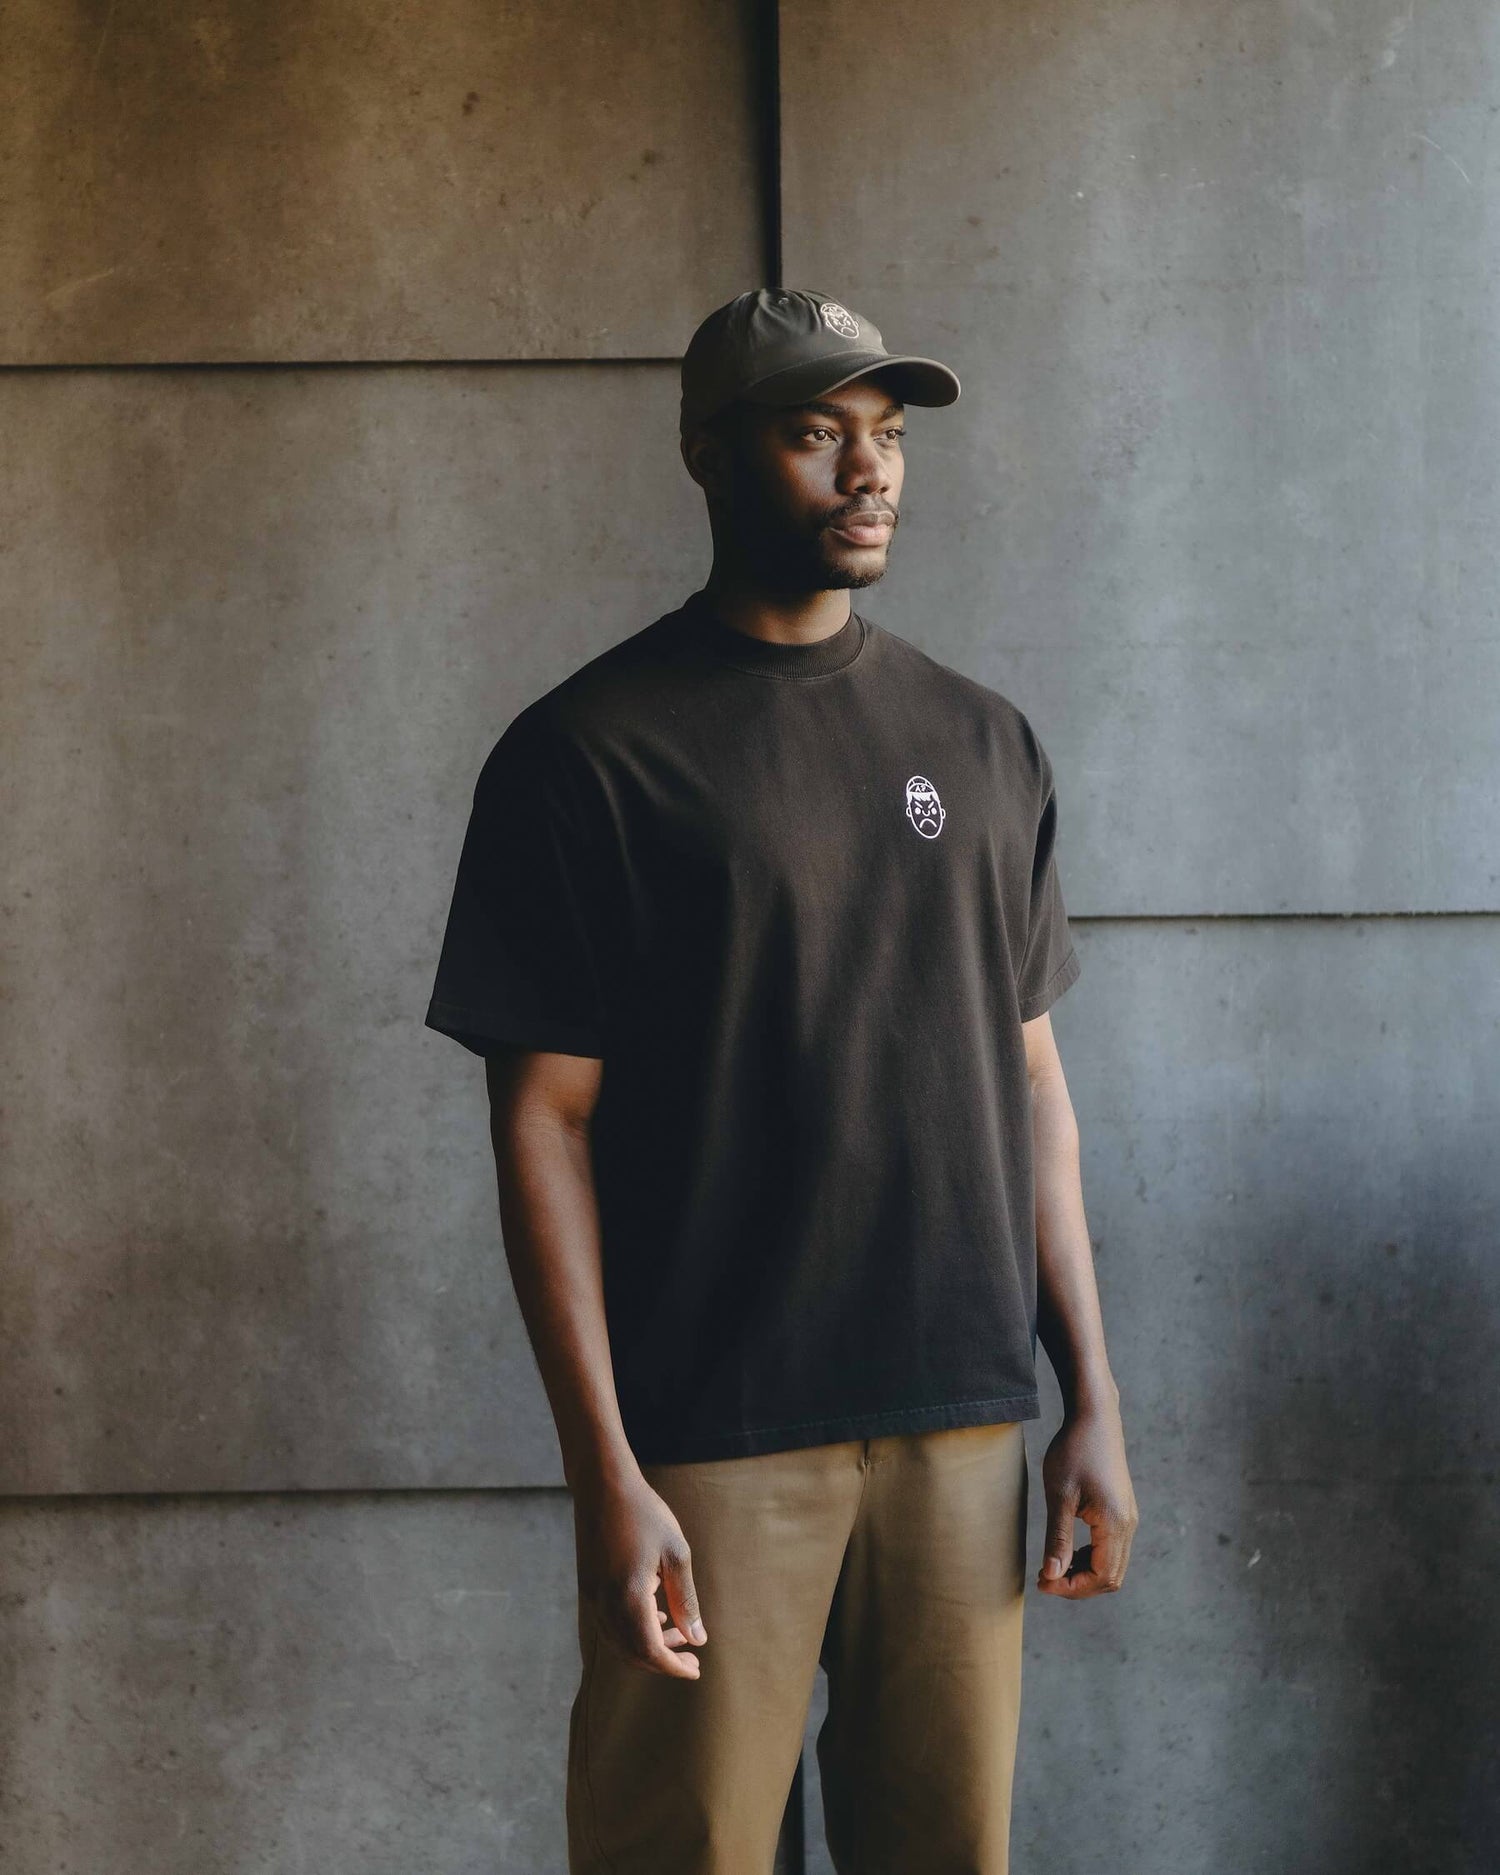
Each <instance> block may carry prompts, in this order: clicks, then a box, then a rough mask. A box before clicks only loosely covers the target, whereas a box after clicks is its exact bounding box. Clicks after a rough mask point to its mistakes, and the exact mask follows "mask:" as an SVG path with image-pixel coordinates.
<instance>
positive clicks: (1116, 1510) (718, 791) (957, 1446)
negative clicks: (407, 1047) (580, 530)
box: [426, 290, 1137, 1875]
mask: <svg viewBox="0 0 1500 1875" xmlns="http://www.w3.org/2000/svg"><path fill="white" fill-rule="evenodd" d="M958 394H959V385H958V380H957V378H956V377H955V376H954V374H953V373H952V372H951V371H950V370H949V369H948V368H947V367H946V366H944V365H941V364H938V363H936V362H934V361H932V360H930V359H922V358H914V357H908V356H900V357H897V356H893V355H892V354H891V353H889V352H888V351H887V350H886V347H885V345H884V342H883V340H882V339H881V336H880V334H879V332H878V331H877V330H876V329H875V327H874V326H872V325H871V324H870V322H869V321H868V320H867V319H864V318H863V317H861V316H859V315H857V314H855V313H852V312H850V311H849V310H848V309H847V308H846V307H844V306H842V305H841V304H839V303H838V302H837V301H834V300H832V299H830V298H828V297H827V296H826V295H823V294H820V293H805V292H779V291H768V290H760V291H756V292H751V293H744V294H741V295H740V296H739V297H738V298H736V299H734V300H732V301H731V302H730V303H729V304H728V305H727V306H724V307H721V308H720V309H719V310H718V311H717V312H715V313H713V314H711V315H710V317H709V318H708V319H706V320H705V321H704V323H703V324H702V325H701V326H700V327H699V329H698V331H697V333H696V334H695V335H694V337H693V339H692V342H691V344H690V345H689V347H688V350H687V353H686V356H685V358H684V360H683V367H682V416H681V429H682V435H681V446H682V455H683V460H684V462H685V463H686V465H687V468H688V470H689V473H690V474H691V475H692V476H693V478H694V480H695V481H696V482H697V483H698V484H699V486H700V487H701V488H702V489H703V492H704V495H705V498H706V501H707V506H708V516H709V522H710V526H711V529H712V533H713V547H714V553H713V567H712V570H711V572H710V574H709V577H708V579H707V581H706V583H705V585H704V587H703V588H702V589H701V590H700V591H698V592H695V593H693V594H692V595H691V596H690V597H689V599H688V600H687V601H686V602H685V603H684V604H683V605H682V606H680V607H678V608H677V609H676V610H674V611H672V612H670V613H667V614H666V615H664V616H663V617H661V618H659V619H657V620H655V621H654V622H653V623H651V624H650V625H648V626H646V627H645V628H644V629H641V630H638V631H637V632H635V633H634V634H633V635H632V636H630V637H627V638H625V639H624V640H623V641H621V642H620V643H617V644H615V645H613V646H612V647H611V648H610V649H608V650H606V651H605V652H604V653H603V654H602V655H600V656H598V657H596V658H594V659H593V660H592V661H591V662H589V663H588V664H586V665H584V666H583V668H582V669H580V670H578V671H576V672H574V674H573V675H572V676H571V677H569V678H568V679H567V680H566V681H564V682H563V683H561V684H559V685H558V686H557V687H556V688H555V689H553V690H551V691H549V692H548V693H547V694H546V695H545V696H543V697H541V698H540V699H538V700H537V701H536V702H534V703H532V704H530V705H529V706H528V707H527V708H525V709H524V710H522V711H521V713H520V715H519V716H517V717H516V719H515V720H514V722H512V723H511V725H510V726H509V728H508V729H507V730H506V731H505V733H504V734H503V735H502V736H501V737H500V739H499V741H498V743H497V744H496V745H495V747H494V748H493V750H492V751H491V753H490V755H489V757H488V759H487V760H486V762H485V764H484V767H483V770H482V772H481V774H480V776H479V780H478V783H477V786H476V789H475V795H474V804H473V813H472V817H471V819H470V822H469V828H468V832H467V835H466V838H465V843H464V848H463V852H462V856H461V858H460V862H459V869H458V879H457V883H456V886H455V890H454V897H453V905H452V910H451V913H450V917H449V923H448V928H447V933H446V936H445V939H444V944H443V951H442V956H441V960H440V963H439V967H438V973H437V982H436V985H435V988H434V993H433V998H432V1002H431V1006H430V1008H429V1010H428V1013H427V1018H426V1019H427V1022H428V1023H429V1024H430V1025H431V1026H432V1027H434V1028H436V1029H439V1030H441V1031H443V1032H444V1033H446V1034H448V1035H451V1036H454V1037H455V1038H456V1039H457V1040H459V1041H460V1042H462V1043H463V1044H464V1046H465V1047H467V1048H469V1049H471V1050H472V1051H473V1052H475V1053H479V1054H483V1055H484V1056H485V1058H486V1068H487V1078H488V1085H489V1093H490V1103H491V1116H492V1121H491V1133H492V1139H493V1143H494V1150H495V1162H496V1168H497V1173H498V1180H499V1194H500V1211H501V1222H502V1226H503V1231H504V1238H505V1247H506V1251H507V1256H508V1260H509V1263H510V1268H511V1271H512V1274H513V1278H514V1281H515V1285H516V1291H517V1296H518V1299H519V1301H520V1305H521V1309H522V1312H523V1316H524V1319H525V1321H526V1324H527V1328H528V1331H529V1333H530V1336H531V1340H532V1345H533V1347H534V1348H535V1351H536V1356H537V1361H538V1365H539V1367H540V1369H541V1374H542V1378H543V1382H544V1384H545V1386H546V1389H547V1394H548V1398H549V1401H550V1403H551V1406H552V1410H553V1413H554V1416H555V1418H556V1423H557V1430H558V1436H559V1441H560V1444H561V1449H562V1458H563V1465H564V1471H565V1475H566V1477H567V1480H568V1484H569V1486H570V1487H571V1490H572V1494H573V1501H574V1516H575V1532H576V1539H577V1564H578V1597H579V1602H578V1605H579V1640H580V1646H581V1650H582V1656H583V1674H582V1679H581V1682H580V1685H579V1688H578V1693H577V1697H576V1699H575V1701H574V1704H573V1709H572V1720H571V1728H570V1738H569V1762H568V1786H567V1822H568V1839H569V1856H570V1864H569V1865H570V1868H571V1870H572V1871H573V1875H770V1870H771V1867H772V1861H773V1856H774V1852H775V1844H776V1839H777V1833H778V1826H779V1823H780V1819H781V1816H782V1812H783V1808H784V1806H785V1803H786V1800H787V1796H788V1792H789V1789H790V1786H791V1781H792V1778H793V1776H794V1774H795V1769H796V1764H797V1760H798V1755H799V1751H800V1748H801V1742H802V1736H803V1728H804V1726H805V1723H806V1715H807V1710H808V1703H809V1699H810V1696H811V1693H812V1690H813V1685H814V1676H815V1672H816V1669H817V1666H818V1664H819V1661H820V1660H821V1661H822V1663H823V1664H824V1666H825V1667H826V1669H827V1673H828V1698H829V1706H828V1716H827V1719H826V1721H825V1723H824V1725H823V1727H822V1729H821V1730H820V1732H819V1735H818V1741H817V1749H818V1760H819V1766H820V1769H821V1773H822V1783H823V1800H824V1811H825V1816H826V1819H827V1829H828V1838H829V1845H830V1850H831V1853H832V1855H833V1858H834V1862H835V1865H836V1866H837V1868H838V1869H839V1870H840V1872H841V1875H959V1872H960V1871H963V1872H964V1875H1003V1871H1005V1870H1006V1868H1007V1865H1008V1846H1007V1845H1008V1837H1009V1823H1010V1797H1011V1777H1012V1768H1013V1764H1014V1756H1015V1744H1016V1728H1017V1720H1018V1714H1019V1698H1020V1668H1021V1613H1022V1599H1023V1594H1024V1571H1025V1537H1026V1489H1027V1464H1026V1453H1025V1446H1024V1442H1023V1437H1022V1423H1023V1422H1024V1421H1025V1420H1027V1419H1034V1418H1036V1417H1038V1415H1039V1410H1040V1409H1039V1404H1038V1395H1037V1385H1036V1369H1035V1351H1036V1341H1037V1339H1038V1337H1040V1339H1041V1340H1042V1341H1043V1343H1044V1345H1045V1347H1046V1349H1047V1353H1048V1355H1049V1357H1050V1359H1051V1360H1052V1363H1053V1366H1054V1368H1055V1369H1056V1371H1057V1373H1058V1375H1059V1378H1060V1381H1061V1384H1062V1389H1063V1393H1064V1397H1065V1401H1066V1407H1067V1411H1066V1417H1065V1420H1064V1423H1063V1426H1062V1428H1061V1429H1060V1431H1059V1432H1058V1433H1057V1435H1056V1437H1055V1438H1054V1439H1053V1440H1052V1442H1051V1444H1050V1446H1049V1447H1048V1450H1047V1455H1046V1459H1045V1463H1044V1468H1043V1477H1044V1482H1045V1485H1046V1490H1047V1500H1048V1506H1049V1523H1048V1531H1047V1539H1046V1560H1045V1563H1044V1566H1043V1568H1042V1570H1041V1573H1040V1576H1039V1587H1040V1588H1041V1589H1042V1590H1043V1591H1044V1592H1045V1593H1048V1594H1051V1595H1057V1596H1061V1597H1064V1598H1067V1599H1070V1600H1081V1599H1083V1598H1085V1597H1088V1596H1092V1595H1095V1594H1098V1593H1101V1592H1105V1591H1108V1590H1112V1589H1115V1588H1118V1586H1119V1584H1120V1582H1121V1580H1122V1578H1123V1576H1124V1573H1125V1567H1126V1562H1127V1559H1128V1554H1129V1549H1130V1543H1131V1538H1132V1534H1133V1532H1134V1529H1135V1526H1136V1522H1137V1512H1136V1505H1135V1499H1134V1495H1133V1492H1132V1488H1131V1483H1130V1478H1129V1474H1128V1471H1127V1467H1126V1462H1125V1454H1124V1441H1123V1437H1122V1433H1121V1425H1120V1412H1119V1395H1118V1389H1117V1388H1116V1385H1115V1382H1114V1379H1113V1377H1112V1375H1111V1373H1110V1368H1109V1363H1108V1359H1107V1357H1106V1353H1105V1346H1104V1335H1103V1329H1102V1326H1101V1321H1100V1311H1099V1302H1098V1294H1097V1290H1096V1288H1095V1283H1094V1274H1093V1262H1092V1256H1091V1252H1090V1245H1089V1238H1088V1229H1087V1224H1086V1222H1085V1217H1084V1208H1083V1199H1082V1194H1081V1189H1080V1181H1079V1158H1078V1134H1077V1127H1076V1123H1075V1121H1074V1116H1073V1112H1072V1108H1071V1105H1070V1102H1069V1098H1068V1092H1067V1086H1066V1083H1065V1080H1064V1077H1063V1071H1062V1067H1061V1064H1060V1062H1059V1059H1058V1053H1057V1047H1056V1044H1055V1042H1054V1039H1053V1035H1052V1027H1051V1019H1050V1017H1049V1015H1048V1014H1047V1010H1048V1008H1049V1006H1050V1005H1051V1003H1052V1002H1053V1001H1054V1000H1055V999H1056V998H1057V997H1058V996H1059V995H1061V994H1062V992H1063V991H1064V990H1065V989H1066V988H1067V987H1068V986H1069V984H1071V983H1072V982H1073V981H1074V979H1075V978H1076V977H1077V976H1078V974H1079V961H1078V957H1077V953H1076V952H1075V950H1074V949H1073V945H1072V941H1071V938H1070V935H1069V930H1068V923H1067V916H1066V913H1065V910H1064V906H1063V899H1062V893H1061V888H1060V884H1059V880H1058V874H1057V866H1056V859H1055V852H1054V847H1055V840H1056V832H1057V804H1056V796H1055V792H1054V788H1053V779H1052V769H1051V764H1050V762H1049V761H1048V758H1047V756H1046V754H1045V752H1044V750H1043V749H1042V746H1041V743H1040V742H1039V740H1038V739H1037V736H1036V734H1035V732H1034V730H1033V729H1032V727H1031V725H1030V723H1029V722H1028V720H1027V718H1026V716H1025V715H1024V713H1023V712H1022V711H1021V710H1020V709H1019V708H1018V707H1017V706H1016V705H1015V704H1013V703H1012V702H1010V701H1009V700H1008V699H1006V698H1005V697H1003V696H1001V695H1000V694H999V693H998V692H997V691H994V690H991V689H989V688H987V687H986V686H984V685H982V684H979V683H977V682H975V681H974V680H972V679H971V678H968V677H965V676H963V675H961V674H960V673H958V672H957V671H954V670H951V669H949V668H948V667H947V666H945V665H943V664H940V663H938V662H937V661H935V660H934V659H933V658H932V657H931V656H929V655H928V654H926V653H924V652H922V651H920V650H919V649H918V648H917V647H916V646H915V645H914V644H912V643H911V642H909V641H908V640H907V639H906V638H904V637H901V636H898V635H897V634H896V633H895V632H893V631H890V630H888V629H886V628H884V627H882V626H879V625H877V624H876V623H875V621H874V620H873V619H871V618H869V617H868V616H867V615H865V614H862V613H858V612H855V611H854V610H853V608H852V604H851V601H850V597H849V594H850V592H851V591H853V590H861V589H863V588H865V587H867V586H869V585H871V584H873V583H874V582H875V581H876V580H878V579H880V578H881V577H882V575H883V574H884V572H885V570H886V565H887V561H888V557H889V553H890V547H891V541H892V539H893V537H894V535H895V532H896V530H897V528H898V527H899V524H900V504H901V493H902V483H903V473H904V471H903V458H902V444H901V438H902V436H903V435H904V433H905V432H904V422H903V411H904V407H905V406H906V405H907V404H920V405H934V406H936V405H944V404H950V403H952V402H953V401H954V400H955V399H956V398H957V396H958ZM1075 1516H1077V1517H1081V1518H1082V1519H1083V1520H1084V1521H1085V1522H1086V1523H1088V1524H1089V1525H1090V1526H1091V1535H1092V1542H1091V1543H1090V1544H1087V1545H1085V1546H1083V1547H1082V1548H1080V1549H1078V1550H1077V1551H1076V1552H1075V1550H1074V1546H1073V1526H1074V1518H1075ZM658 1595H660V1597H661V1602H660V1603H659V1602H658ZM695 1648H700V1649H702V1653H701V1656H700V1654H699V1653H697V1652H695V1651H694V1649H695Z"/></svg>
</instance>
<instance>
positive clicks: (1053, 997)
mask: <svg viewBox="0 0 1500 1875" xmlns="http://www.w3.org/2000/svg"><path fill="white" fill-rule="evenodd" d="M1082 968H1083V962H1082V959H1081V958H1080V957H1079V955H1078V952H1077V951H1076V950H1070V951H1069V952H1068V954H1067V956H1066V957H1064V958H1063V960H1062V962H1061V963H1060V964H1059V965H1058V966H1057V968H1056V969H1055V970H1054V971H1053V972H1052V975H1051V976H1050V977H1048V979H1047V981H1046V982H1045V983H1044V984H1043V985H1042V987H1041V988H1040V989H1039V990H1036V991H1034V992H1033V993H1032V994H1031V995H1030V996H1028V997H1027V998H1026V1000H1025V1002H1024V1003H1022V1004H1021V1020H1022V1021H1023V1022H1030V1021H1031V1019H1032V1017H1033V1016H1039V1015H1041V1014H1043V1013H1044V1011H1046V1010H1048V1009H1050V1008H1051V1007H1052V1005H1053V1003H1055V1002H1056V1001H1057V999H1058V997H1059V996H1061V995H1062V993H1063V991H1064V990H1065V989H1066V988H1067V987H1068V985H1069V984H1070V983H1074V982H1076V981H1077V980H1078V973H1079V972H1080V971H1081V970H1082Z"/></svg>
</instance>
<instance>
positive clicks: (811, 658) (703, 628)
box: [682, 587, 871, 683]
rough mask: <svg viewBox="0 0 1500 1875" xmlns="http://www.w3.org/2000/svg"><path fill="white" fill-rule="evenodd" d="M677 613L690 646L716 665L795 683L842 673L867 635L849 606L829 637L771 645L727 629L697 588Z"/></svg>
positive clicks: (867, 629) (866, 627) (867, 628)
mask: <svg viewBox="0 0 1500 1875" xmlns="http://www.w3.org/2000/svg"><path fill="white" fill-rule="evenodd" d="M682 612H683V619H684V623H685V626H686V631H687V637H688V640H689V642H690V643H692V644H694V645H696V646H697V647H698V648H699V649H700V650H701V651H702V652H703V653H704V654H705V655H707V656H708V657H710V658H712V659H713V660H714V662H715V663H718V664H728V665H731V666H732V667H733V668H734V669H735V670H740V671H748V672H750V673H751V675H753V676H756V677H781V678H787V679H790V680H791V681H792V682H794V683H795V682H801V681H805V680H806V679H808V678H810V677H831V676H832V675H833V674H834V673H835V672H836V671H842V670H846V669H847V668H848V667H849V665H851V664H853V663H854V661H855V659H856V658H858V656H859V654H860V653H861V652H862V651H863V650H864V648H865V645H866V643H867V642H868V640H869V636H870V629H871V628H870V626H869V624H868V623H867V621H866V620H864V619H863V618H861V617H860V615H859V613H858V612H856V611H855V610H854V608H853V606H852V605H851V606H850V608H849V616H848V618H847V619H845V621H844V623H843V624H842V625H841V626H840V627H839V629H838V630H837V631H836V632H832V633H830V634H829V636H828V637H826V638H819V639H816V640H815V641H814V642H813V643H812V644H806V645H789V644H776V643H773V642H772V641H771V640H770V639H768V638H755V637H752V636H751V634H750V633H749V632H742V631H740V630H739V629H738V628H737V627H736V626H734V625H730V624H728V623H727V622H726V621H725V620H724V619H723V618H722V617H721V616H720V614H719V611H718V609H717V607H716V606H715V605H714V603H713V600H712V599H710V597H709V596H708V594H707V592H705V591H704V590H703V589H702V588H701V587H700V588H699V590H698V591H697V592H695V593H693V594H692V595H691V596H690V597H689V598H688V599H687V600H686V601H685V602H684V604H683V607H682Z"/></svg>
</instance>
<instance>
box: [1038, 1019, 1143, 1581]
mask: <svg viewBox="0 0 1500 1875" xmlns="http://www.w3.org/2000/svg"><path fill="white" fill-rule="evenodd" d="M1021 1032H1022V1034H1023V1036H1024V1037H1025V1041H1026V1068H1027V1075H1028V1078H1029V1081H1030V1087H1031V1133H1032V1151H1033V1163H1034V1166H1035V1175H1036V1256H1037V1339H1038V1340H1039V1341H1040V1342H1041V1344H1042V1346H1043V1347H1044V1348H1045V1349H1046V1350H1047V1358H1048V1359H1049V1360H1050V1361H1051V1362H1052V1366H1053V1369H1054V1371H1055V1372H1056V1374H1057V1378H1058V1383H1059V1385H1060V1386H1061V1388H1062V1396H1063V1421H1062V1424H1061V1426H1060V1427H1059V1428H1058V1430H1057V1432H1056V1434H1055V1436H1054V1437H1053V1439H1052V1442H1051V1444H1050V1445H1049V1446H1048V1447H1047V1452H1046V1456H1045V1458H1044V1459H1043V1461H1042V1482H1043V1485H1044V1487H1045V1489H1046V1494H1047V1544H1046V1549H1045V1551H1044V1560H1043V1564H1042V1569H1041V1573H1040V1574H1039V1575H1038V1577H1037V1587H1038V1588H1040V1589H1042V1590H1043V1591H1044V1592H1045V1593H1047V1594H1049V1595H1061V1596H1064V1597H1065V1598H1067V1599H1069V1600H1073V1601H1077V1600H1081V1599H1082V1598H1083V1597H1085V1596H1089V1595H1102V1594H1107V1593H1108V1592H1110V1591H1111V1590H1113V1589H1117V1588H1119V1586H1120V1584H1121V1583H1122V1582H1123V1581H1124V1579H1125V1569H1126V1565H1127V1564H1128V1562H1129V1560H1130V1545H1131V1540H1132V1538H1133V1537H1134V1535H1135V1530H1136V1525H1137V1524H1138V1523H1139V1521H1140V1513H1139V1510H1138V1509H1137V1506H1136V1501H1135V1490H1134V1487H1133V1486H1132V1485H1131V1482H1130V1470H1129V1467H1128V1466H1127V1464H1126V1462H1125V1433H1124V1428H1123V1426H1122V1424H1121V1420H1120V1390H1119V1388H1118V1386H1117V1385H1116V1384H1115V1378H1114V1375H1113V1373H1111V1371H1110V1365H1109V1356H1108V1354H1107V1353H1106V1352H1105V1346H1104V1318H1103V1315H1102V1313H1101V1311H1100V1307H1099V1290H1098V1285H1097V1284H1096V1282H1095V1280H1094V1253H1093V1247H1092V1245H1091V1244H1090V1242H1089V1230H1088V1221H1087V1219H1086V1218H1085V1216H1084V1210H1083V1181H1082V1177H1081V1174H1080V1168H1079V1138H1078V1121H1077V1117H1076V1116H1075V1114H1074V1112H1073V1103H1072V1101H1071V1099H1070V1098H1069V1095H1068V1084H1067V1081H1066V1079H1065V1077H1064V1075H1063V1069H1062V1061H1061V1059H1060V1058H1059V1056H1058V1052H1057V1042H1056V1039H1055V1037H1054V1036H1053V1033H1052V1018H1051V1016H1050V1015H1048V1014H1047V1013H1046V1012H1043V1014H1041V1015H1039V1016H1036V1017H1034V1018H1033V1019H1032V1020H1031V1021H1030V1022H1025V1023H1023V1024H1022V1025H1021ZM1075 1518H1081V1519H1082V1521H1083V1522H1084V1523H1086V1524H1087V1525H1088V1526H1089V1530H1090V1541H1089V1542H1087V1543H1085V1544H1084V1545H1083V1547H1082V1548H1081V1549H1078V1550H1077V1551H1075V1550H1074V1547H1073V1522H1074V1519H1075Z"/></svg>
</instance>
